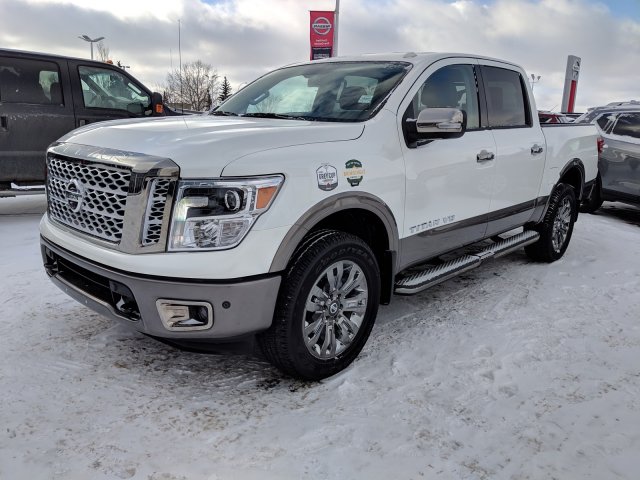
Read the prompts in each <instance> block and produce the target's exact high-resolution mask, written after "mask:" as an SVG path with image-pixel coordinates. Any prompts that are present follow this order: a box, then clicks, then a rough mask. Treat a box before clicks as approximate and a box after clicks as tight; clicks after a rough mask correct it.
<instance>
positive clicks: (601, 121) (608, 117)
mask: <svg viewBox="0 0 640 480" xmlns="http://www.w3.org/2000/svg"><path fill="white" fill-rule="evenodd" d="M615 121H616V116H615V114H613V113H605V114H604V115H602V116H600V117H599V118H598V120H596V123H597V124H598V126H599V127H600V128H601V129H602V131H603V132H604V133H611V127H612V126H613V124H614V123H615Z"/></svg>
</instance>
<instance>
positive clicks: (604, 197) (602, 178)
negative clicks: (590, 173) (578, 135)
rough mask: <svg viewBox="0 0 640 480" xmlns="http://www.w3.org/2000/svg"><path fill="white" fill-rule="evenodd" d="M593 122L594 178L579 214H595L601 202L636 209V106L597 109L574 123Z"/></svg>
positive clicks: (639, 183)
mask: <svg viewBox="0 0 640 480" xmlns="http://www.w3.org/2000/svg"><path fill="white" fill-rule="evenodd" d="M581 120H582V121H587V122H590V123H593V122H595V124H596V125H597V127H598V130H599V131H600V135H601V137H602V139H601V140H599V145H598V147H599V149H598V150H599V152H600V153H599V155H598V178H597V180H596V185H595V187H594V188H593V190H592V192H591V195H590V196H589V197H588V198H587V199H586V200H585V201H584V202H583V203H582V207H581V210H582V211H583V212H588V213H592V212H595V211H596V210H597V209H598V208H600V206H601V205H602V202H603V201H616V202H624V203H630V204H636V205H640V104H638V103H637V102H628V103H624V104H620V105H615V106H609V108H602V107H599V108H597V109H594V110H593V111H591V112H588V113H586V114H585V115H583V118H582V117H581V118H579V119H578V120H576V122H577V121H581Z"/></svg>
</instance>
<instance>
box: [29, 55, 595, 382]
mask: <svg viewBox="0 0 640 480" xmlns="http://www.w3.org/2000/svg"><path fill="white" fill-rule="evenodd" d="M526 78H527V77H526V74H525V72H524V71H523V70H522V69H521V68H520V67H518V66H516V65H514V64H512V63H509V62H504V61H500V60H495V59H489V58H482V57H477V56H469V55H461V54H435V53H424V54H415V53H407V54H391V55H370V56H369V55H367V56H361V57H345V58H334V59H327V60H321V61H315V62H312V63H302V64H296V65H291V66H287V67H284V68H281V69H278V70H275V71H273V72H271V73H268V74H266V75H264V76H263V77H261V78H259V79H258V80H256V81H255V82H253V83H251V84H250V85H248V86H246V87H245V88H244V89H242V90H240V91H239V92H237V93H236V94H235V95H233V96H232V97H231V98H230V99H228V100H227V101H226V102H224V103H223V104H222V105H220V106H219V107H218V108H217V109H216V110H215V111H213V112H212V113H211V114H210V115H202V116H191V117H179V118H175V117H174V118H158V119H150V120H123V121H113V122H106V123H100V124H97V125H89V126H86V127H84V128H80V129H78V130H75V131H73V132H71V133H69V134H68V135H66V136H65V137H63V138H61V139H60V140H59V141H58V142H56V143H55V144H53V145H52V146H51V147H50V148H49V150H48V152H47V174H48V176H47V184H46V185H47V195H48V211H47V213H46V215H45V216H44V217H43V219H42V222H41V225H40V229H41V234H42V255H43V259H44V264H45V268H46V271H47V273H48V274H49V276H50V277H51V279H52V280H53V281H54V283H56V284H57V285H58V286H59V287H60V288H62V289H63V290H64V291H65V292H67V293H68V294H69V295H71V296H72V297H74V298H76V299H77V300H79V301H80V302H82V303H83V304H85V305H87V306H88V307H91V308H93V309H94V310H96V311H97V312H100V313H102V314H104V315H106V316H109V317H111V318H114V319H117V320H119V321H122V322H124V323H126V324H127V325H130V326H131V327H133V328H135V329H137V330H139V331H141V332H144V333H145V334H148V335H150V336H154V337H160V338H164V339H169V340H172V341H176V342H180V341H183V342H189V341H229V340H234V339H237V338H241V337H243V336H245V335H254V334H257V338H258V343H259V344H260V346H261V347H262V350H263V351H264V353H265V355H266V357H267V358H268V359H269V360H270V361H272V362H273V363H274V364H275V365H276V366H278V367H279V368H280V369H281V370H283V371H284V372H286V373H288V374H290V375H293V376H296V377H299V378H305V379H320V378H323V377H327V376H329V375H332V374H334V373H336V372H338V371H340V370H342V369H343V368H345V367H346V366H347V365H349V364H350V363H351V362H352V361H353V360H354V358H355V357H356V356H357V355H358V353H359V352H360V350H361V349H362V348H363V346H364V344H365V342H366V341H367V338H368V336H369V333H370V332H371V329H372V327H373V324H374V321H375V318H376V314H377V311H378V305H379V304H380V303H382V304H387V303H389V301H390V300H391V297H392V294H393V293H394V292H395V293H397V294H413V293H417V292H420V291H422V290H424V289H425V288H428V287H430V286H432V285H434V284H436V283H438V282H442V281H444V280H446V279H448V278H451V277H452V276H454V275H456V274H459V273H460V272H463V271H466V270H469V269H471V268H473V267H476V266H478V265H479V264H481V263H483V262H485V261H486V260H488V259H491V258H496V257H499V256H501V255H504V254H506V253H508V252H510V251H513V250H514V249H517V248H521V247H525V250H526V252H527V254H528V255H529V257H531V258H532V259H533V260H536V261H544V262H552V261H554V260H557V259H559V258H560V257H562V255H563V254H564V252H565V250H566V248H567V246H568V244H569V240H570V238H571V233H572V230H573V225H574V222H575V220H576V219H577V216H578V204H579V202H580V200H581V199H582V198H585V196H586V195H587V194H588V192H589V190H590V189H591V188H592V186H593V184H594V179H595V178H596V174H597V134H596V130H595V127H593V126H592V125H571V124H568V125H563V124H560V125H558V126H551V125H550V126H549V127H548V128H541V127H540V124H539V123H538V116H537V114H536V107H535V103H534V100H533V95H532V92H531V89H530V87H529V85H528V82H527V81H526ZM518 228H519V229H520V230H515V229H518ZM507 232H508V233H507ZM505 233H507V235H504V234H505ZM488 239H491V241H489V240H488ZM478 242H481V244H480V246H479V247H477V245H478ZM472 244H476V245H475V246H476V247H477V248H475V249H473V248H472V250H471V251H469V249H468V248H467V249H466V251H465V252H464V253H460V254H459V255H458V254H457V253H456V252H458V251H460V249H461V248H462V247H465V246H469V245H472ZM452 252H453V253H452ZM445 254H447V257H446V258H445V259H443V258H442V256H443V255H445Z"/></svg>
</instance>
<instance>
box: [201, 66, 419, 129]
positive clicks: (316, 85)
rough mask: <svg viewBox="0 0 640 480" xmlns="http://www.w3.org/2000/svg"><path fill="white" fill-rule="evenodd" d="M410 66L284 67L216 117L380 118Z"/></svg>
mask: <svg viewBox="0 0 640 480" xmlns="http://www.w3.org/2000/svg"><path fill="white" fill-rule="evenodd" d="M410 68H411V65H410V64H408V63H405V62H331V63H315V64H314V63H312V64H306V65H299V66H295V67H287V68H282V69H280V70H275V71H273V72H271V73H268V74H267V75H265V76H263V77H261V78H259V79H258V80H256V81H255V82H253V83H251V84H249V85H247V86H246V87H245V88H243V89H242V90H240V91H238V92H237V93H236V94H235V95H233V96H232V97H230V98H229V99H228V100H227V101H226V102H224V103H222V104H221V105H220V106H219V107H218V108H216V109H215V110H214V111H213V112H211V114H212V115H239V116H254V117H274V118H289V119H293V120H317V121H333V122H359V121H363V120H367V119H368V118H371V117H372V116H373V115H375V113H376V112H377V111H378V108H379V107H380V106H381V104H382V102H384V101H385V99H386V98H387V96H388V95H389V93H390V92H391V91H392V90H393V89H394V88H395V87H396V85H398V83H399V82H400V80H401V79H402V77H404V75H405V74H406V73H407V72H408V71H409V69H410Z"/></svg>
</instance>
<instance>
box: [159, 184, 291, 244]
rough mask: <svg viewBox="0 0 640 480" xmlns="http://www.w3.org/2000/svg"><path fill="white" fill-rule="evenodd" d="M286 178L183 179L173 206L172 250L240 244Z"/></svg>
mask: <svg viewBox="0 0 640 480" xmlns="http://www.w3.org/2000/svg"><path fill="white" fill-rule="evenodd" d="M283 181H284V177H283V176H282V175H273V176H268V177H256V178H238V179H229V180H226V179H224V180H222V179H220V180H182V181H181V182H180V183H179V184H178V193H177V196H176V204H175V206H174V208H173V220H172V222H171V237H170V240H169V250H173V251H176V250H222V249H226V248H233V247H235V246H236V245H238V244H239V243H240V242H241V241H242V239H243V238H244V236H245V235H246V234H247V232H248V231H249V230H250V229H251V226H252V225H253V223H254V222H255V221H256V219H257V218H258V217H259V216H260V214H262V213H263V212H265V211H267V209H268V208H269V206H270V205H271V203H272V202H273V199H274V198H275V197H276V194H277V193H278V190H279V189H280V186H281V185H282V182H283Z"/></svg>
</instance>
